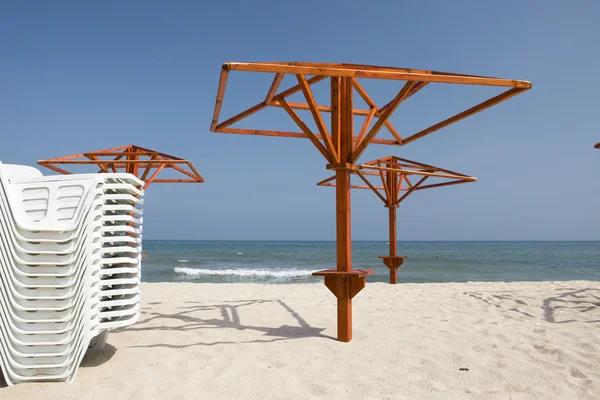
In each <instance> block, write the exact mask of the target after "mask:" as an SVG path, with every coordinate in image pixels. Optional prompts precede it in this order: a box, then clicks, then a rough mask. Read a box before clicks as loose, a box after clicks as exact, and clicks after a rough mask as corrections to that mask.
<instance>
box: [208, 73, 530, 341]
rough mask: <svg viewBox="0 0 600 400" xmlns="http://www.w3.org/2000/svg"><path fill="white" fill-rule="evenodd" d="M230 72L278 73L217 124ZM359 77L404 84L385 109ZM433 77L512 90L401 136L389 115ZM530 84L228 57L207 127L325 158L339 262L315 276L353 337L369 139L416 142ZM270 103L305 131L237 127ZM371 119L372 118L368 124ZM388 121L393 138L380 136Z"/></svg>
mask: <svg viewBox="0 0 600 400" xmlns="http://www.w3.org/2000/svg"><path fill="white" fill-rule="evenodd" d="M231 71H248V72H265V73H273V74H274V78H273V81H272V83H271V86H270V87H269V89H268V90H267V93H266V96H265V97H264V99H263V100H262V101H260V102H259V103H257V104H256V105H254V106H252V107H250V108H248V109H247V110H245V111H242V112H240V113H239V114H237V115H235V116H233V117H231V118H229V119H227V120H226V121H223V122H219V116H220V113H221V107H222V104H223V99H224V95H225V88H226V86H227V78H228V76H229V73H230V72H231ZM286 74H291V75H293V76H294V77H295V78H296V80H297V81H298V84H297V85H295V86H292V87H290V88H289V89H287V90H284V91H281V92H278V89H279V85H280V84H281V81H282V79H283V78H284V76H285V75H286ZM327 78H329V81H330V99H331V102H330V104H329V105H320V104H317V102H316V100H315V97H314V96H313V93H312V90H311V86H312V85H314V84H315V83H317V82H320V81H322V80H325V79H327ZM362 78H367V79H385V80H392V81H405V83H404V85H403V86H402V87H401V89H400V90H399V92H398V94H397V95H396V96H395V97H394V98H393V99H392V100H391V101H390V102H388V103H387V104H385V105H384V106H382V107H378V106H377V105H376V103H375V102H374V101H373V99H372V98H371V97H370V96H369V94H368V93H367V92H366V90H365V89H364V87H363V86H362V85H361V83H360V82H359V79H362ZM432 83H450V84H465V85H483V86H498V87H506V88H508V89H507V90H506V91H504V92H502V93H500V94H499V95H497V96H495V97H492V98H490V99H488V100H486V101H484V102H482V103H480V104H477V105H476V106H474V107H471V108H469V109H468V110H465V111H463V112H461V113H459V114H456V115H454V116H452V117H450V118H447V119H445V120H443V121H441V122H439V123H437V124H435V125H432V126H430V127H429V128H426V129H423V130H421V131H419V132H416V133H414V134H412V135H410V136H408V137H402V136H401V135H400V134H399V133H398V132H397V131H396V129H395V128H394V127H393V125H392V124H391V123H390V121H389V118H390V116H391V115H392V114H393V113H394V111H395V110H396V108H397V107H398V106H399V105H400V103H401V102H403V101H405V100H407V99H408V98H410V97H411V96H413V95H414V94H416V93H417V92H419V91H420V90H421V89H423V88H424V87H425V86H427V85H429V84H432ZM530 88H531V84H530V83H529V82H526V81H519V80H511V79H501V78H492V77H482V76H470V75H462V74H452V73H445V72H435V71H426V70H414V69H404V68H392V67H377V66H369V65H356V64H327V63H295V62H287V63H285V62H269V63H240V62H231V63H226V64H223V66H222V69H221V76H220V80H219V85H218V90H217V98H216V103H215V110H214V115H213V120H212V124H211V127H210V130H211V131H212V132H218V133H235V134H246V135H264V136H277V137H292V138H308V139H309V140H310V141H311V142H312V143H313V144H314V145H315V147H316V148H317V149H318V150H319V152H320V153H321V154H322V155H323V157H324V158H325V159H326V160H327V162H328V164H327V169H330V170H334V171H335V177H336V242H337V268H336V269H330V270H324V271H319V272H315V273H314V275H317V276H323V277H324V278H325V285H326V286H327V287H328V288H329V290H331V292H332V293H333V294H334V295H335V296H336V298H337V313H338V318H337V326H338V340H340V341H343V342H349V341H350V340H352V298H353V297H354V296H355V295H356V294H357V293H358V292H360V291H361V290H362V289H363V288H364V287H365V283H366V282H365V277H366V276H367V275H369V274H371V273H373V271H371V270H353V269H352V244H351V230H350V226H351V224H350V222H351V220H350V218H351V217H350V214H351V213H350V175H351V173H352V172H353V171H355V170H357V166H356V165H355V164H356V162H357V160H358V159H359V157H360V156H361V155H362V153H363V152H364V151H365V149H366V148H367V147H368V145H369V144H371V143H379V144H390V145H400V146H402V145H405V144H408V143H411V142H413V141H415V140H417V139H419V138H422V137H424V136H426V135H429V134H431V133H433V132H435V131H437V130H439V129H441V128H443V127H446V126H448V125H450V124H452V123H455V122H457V121H460V120H462V119H464V118H466V117H468V116H471V115H473V114H476V113H478V112H480V111H483V110H485V109H487V108H489V107H491V106H493V105H495V104H498V103H500V102H502V101H504V100H507V99H509V98H511V97H513V96H515V95H517V94H519V93H521V92H524V91H526V90H528V89H530ZM354 91H356V92H357V93H358V95H359V96H360V97H361V98H362V99H363V100H364V101H365V103H366V104H367V105H368V107H369V109H359V108H354V104H353V94H354ZM298 92H302V94H303V96H304V99H305V100H306V102H305V103H297V102H290V101H288V97H289V96H291V95H293V94H295V93H298ZM267 107H281V108H283V109H284V110H285V111H286V112H287V114H288V115H289V116H290V117H291V119H292V120H293V121H294V122H295V123H296V125H297V126H298V128H299V129H300V131H276V130H264V129H247V128H234V127H232V125H233V124H235V123H237V122H239V121H241V120H243V119H244V118H247V117H248V116H250V115H252V114H254V113H256V112H258V111H260V110H263V109H265V108H267ZM295 110H308V111H310V113H311V114H312V117H313V118H314V122H315V124H316V126H317V129H318V131H319V132H318V133H316V132H313V131H312V130H311V129H310V128H309V127H308V126H307V125H306V124H305V123H304V121H303V120H302V119H301V118H300V116H299V115H298V114H297V113H296V111H295ZM322 112H327V113H330V114H331V123H330V131H328V129H327V127H326V125H325V122H324V120H323V116H322ZM355 115H359V116H364V117H365V120H364V122H363V124H362V126H361V127H360V129H359V131H358V134H357V135H354V116H355ZM373 121H375V122H374V124H373V126H371V123H372V122H373ZM384 126H385V128H386V129H387V130H388V131H389V132H390V133H391V135H392V136H393V138H394V139H392V140H389V139H381V138H376V136H377V134H378V133H379V131H380V130H381V128H382V127H384Z"/></svg>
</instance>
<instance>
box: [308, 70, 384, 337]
mask: <svg viewBox="0 0 600 400" xmlns="http://www.w3.org/2000/svg"><path fill="white" fill-rule="evenodd" d="M353 90H354V89H353V86H352V78H346V77H335V76H334V77H331V139H332V144H333V147H334V148H335V150H336V153H337V155H338V162H336V163H332V164H330V165H329V166H328V168H332V169H335V176H336V182H337V183H336V196H335V197H336V219H335V220H336V256H337V263H336V269H334V270H324V271H317V272H313V275H316V276H323V277H324V278H325V285H326V286H327V288H329V290H330V291H331V292H332V293H333V294H334V295H335V297H336V298H337V330H338V340H339V341H340V342H350V341H351V340H352V298H353V297H354V296H355V295H356V294H357V293H358V292H360V291H361V290H362V289H363V288H364V287H365V284H366V280H365V277H366V276H367V275H370V274H372V273H373V271H372V270H353V269H352V229H351V228H352V227H351V213H350V189H351V186H350V176H351V173H352V170H353V169H354V165H353V163H352V158H353V154H352V153H353V139H354V115H353V111H352V107H353V104H352V94H353Z"/></svg>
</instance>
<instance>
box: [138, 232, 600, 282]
mask: <svg viewBox="0 0 600 400" xmlns="http://www.w3.org/2000/svg"><path fill="white" fill-rule="evenodd" d="M388 243H389V242H386V241H359V242H353V245H352V247H353V248H352V259H353V268H354V269H372V270H374V271H375V273H374V274H373V275H371V276H369V277H368V278H367V281H368V282H387V281H388V280H389V271H388V269H387V267H385V265H383V263H382V261H381V259H379V258H378V256H383V255H387V254H388V253H389V244H388ZM143 252H144V253H145V254H147V255H148V256H147V257H146V258H143V261H142V280H143V281H145V282H210V283H233V282H253V283H276V284H286V283H317V282H321V281H322V277H313V276H312V275H311V273H312V272H313V271H318V270H322V269H328V268H335V265H336V264H335V255H336V250H335V242H333V241H314V242H313V241H294V242H291V241H289V242H287V241H144V243H143ZM398 255H404V256H407V257H408V258H407V259H406V260H405V261H404V265H402V267H401V268H400V269H399V270H398V282H468V281H473V282H476V281H505V282H508V281H565V280H600V242H534V241H531V242H509V241H501V242H485V241H461V242H450V241H444V242H431V241H427V242H412V241H411V242H398Z"/></svg>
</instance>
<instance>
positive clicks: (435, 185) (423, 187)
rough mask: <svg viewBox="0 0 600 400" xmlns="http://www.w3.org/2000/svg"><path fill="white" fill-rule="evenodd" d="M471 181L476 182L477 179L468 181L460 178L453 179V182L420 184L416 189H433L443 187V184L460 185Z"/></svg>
mask: <svg viewBox="0 0 600 400" xmlns="http://www.w3.org/2000/svg"><path fill="white" fill-rule="evenodd" d="M469 182H475V181H467V180H463V179H460V180H456V181H451V182H442V183H434V184H431V185H425V186H420V187H418V188H417V189H416V190H424V189H433V188H438V187H443V186H451V185H459V184H461V183H469Z"/></svg>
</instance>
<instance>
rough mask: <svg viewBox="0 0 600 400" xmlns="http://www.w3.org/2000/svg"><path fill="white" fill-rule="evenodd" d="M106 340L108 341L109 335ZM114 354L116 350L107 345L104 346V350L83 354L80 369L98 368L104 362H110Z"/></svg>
mask: <svg viewBox="0 0 600 400" xmlns="http://www.w3.org/2000/svg"><path fill="white" fill-rule="evenodd" d="M108 339H109V340H110V335H109V336H108ZM116 353H117V348H116V347H115V346H112V345H110V344H108V343H107V344H106V346H104V349H102V350H100V351H88V352H87V353H86V354H85V357H83V360H81V365H80V367H82V368H87V367H98V366H100V365H102V364H104V363H105V362H108V361H110V359H111V358H113V357H114V355H115V354H116Z"/></svg>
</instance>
